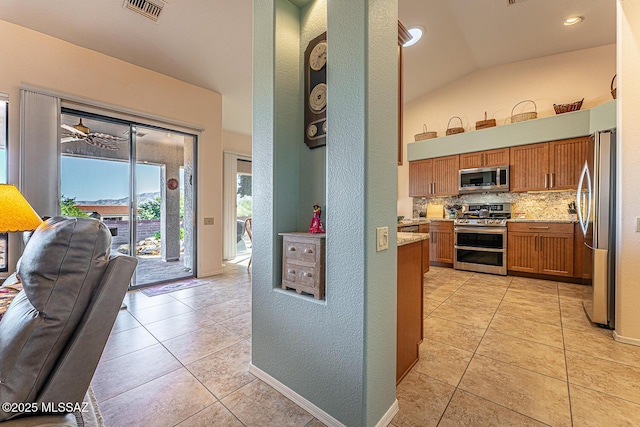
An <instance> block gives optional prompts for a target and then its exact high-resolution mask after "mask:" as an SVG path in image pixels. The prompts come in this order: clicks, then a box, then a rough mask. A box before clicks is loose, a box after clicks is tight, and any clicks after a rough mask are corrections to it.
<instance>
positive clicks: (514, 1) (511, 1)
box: [507, 0, 524, 6]
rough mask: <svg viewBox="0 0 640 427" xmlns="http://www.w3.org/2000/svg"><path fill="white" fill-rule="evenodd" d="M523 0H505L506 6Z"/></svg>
mask: <svg viewBox="0 0 640 427" xmlns="http://www.w3.org/2000/svg"><path fill="white" fill-rule="evenodd" d="M523 1H524V0H507V6H511V5H514V4H516V3H522V2H523Z"/></svg>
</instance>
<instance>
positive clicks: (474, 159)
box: [460, 148, 509, 169]
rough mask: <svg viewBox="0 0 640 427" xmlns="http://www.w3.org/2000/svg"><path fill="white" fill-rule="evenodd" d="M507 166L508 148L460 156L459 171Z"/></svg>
mask: <svg viewBox="0 0 640 427" xmlns="http://www.w3.org/2000/svg"><path fill="white" fill-rule="evenodd" d="M508 164H509V148H499V149H497V150H487V151H476V152H475V153H465V154H460V169H474V168H485V167H491V166H504V165H508Z"/></svg>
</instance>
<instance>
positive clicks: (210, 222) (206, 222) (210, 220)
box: [204, 217, 213, 225]
mask: <svg viewBox="0 0 640 427" xmlns="http://www.w3.org/2000/svg"><path fill="white" fill-rule="evenodd" d="M204 225H213V217H205V219H204Z"/></svg>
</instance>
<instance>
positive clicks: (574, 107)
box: [553, 98, 584, 114]
mask: <svg viewBox="0 0 640 427" xmlns="http://www.w3.org/2000/svg"><path fill="white" fill-rule="evenodd" d="M583 101H584V98H582V99H581V100H580V101H576V102H572V103H571V104H553V109H554V110H555V111H556V114H562V113H570V112H571V111H578V110H579V109H580V108H582V102H583Z"/></svg>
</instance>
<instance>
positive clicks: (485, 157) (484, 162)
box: [482, 153, 487, 166]
mask: <svg viewBox="0 0 640 427" xmlns="http://www.w3.org/2000/svg"><path fill="white" fill-rule="evenodd" d="M486 165H487V153H482V166H486Z"/></svg>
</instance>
